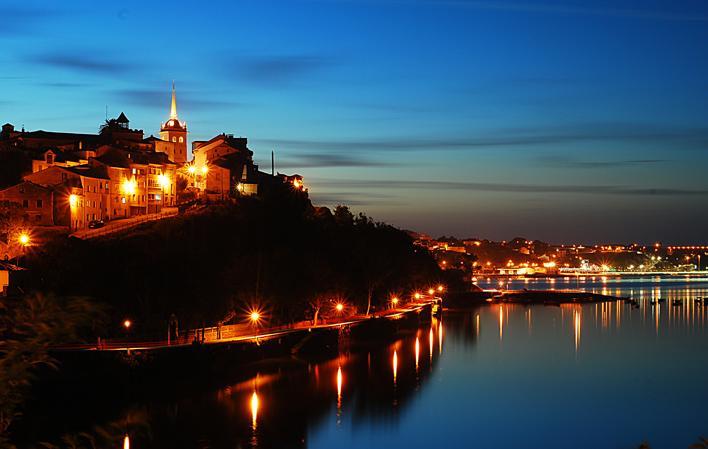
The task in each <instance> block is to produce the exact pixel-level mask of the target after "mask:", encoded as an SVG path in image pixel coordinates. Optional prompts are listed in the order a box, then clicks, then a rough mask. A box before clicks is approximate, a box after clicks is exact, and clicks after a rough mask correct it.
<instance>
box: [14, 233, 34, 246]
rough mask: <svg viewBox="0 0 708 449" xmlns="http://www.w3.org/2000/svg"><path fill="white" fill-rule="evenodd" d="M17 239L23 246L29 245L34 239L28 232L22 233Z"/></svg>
mask: <svg viewBox="0 0 708 449" xmlns="http://www.w3.org/2000/svg"><path fill="white" fill-rule="evenodd" d="M17 241H18V242H19V243H20V245H22V246H29V244H30V242H31V241H32V239H31V238H30V236H29V234H28V233H26V232H22V233H20V235H19V237H17Z"/></svg>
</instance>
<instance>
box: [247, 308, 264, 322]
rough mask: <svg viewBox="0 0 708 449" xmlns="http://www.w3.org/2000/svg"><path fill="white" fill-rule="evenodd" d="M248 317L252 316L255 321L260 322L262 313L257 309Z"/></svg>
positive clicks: (251, 318)
mask: <svg viewBox="0 0 708 449" xmlns="http://www.w3.org/2000/svg"><path fill="white" fill-rule="evenodd" d="M248 317H249V318H250V320H251V321H252V322H253V323H258V322H259V321H260V320H261V314H260V313H259V312H258V311H256V310H254V311H253V312H251V314H250V315H249V316H248Z"/></svg>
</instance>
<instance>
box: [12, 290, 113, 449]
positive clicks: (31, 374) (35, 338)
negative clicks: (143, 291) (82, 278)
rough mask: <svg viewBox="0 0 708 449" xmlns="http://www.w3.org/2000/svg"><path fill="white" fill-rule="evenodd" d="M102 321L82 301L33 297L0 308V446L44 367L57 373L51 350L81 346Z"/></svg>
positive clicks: (91, 305)
mask: <svg viewBox="0 0 708 449" xmlns="http://www.w3.org/2000/svg"><path fill="white" fill-rule="evenodd" d="M102 317H103V312H102V309H101V308H99V307H98V306H96V305H95V304H94V303H92V302H91V301H89V300H88V299H86V298H58V297H55V296H52V295H44V294H33V295H29V296H27V297H24V298H17V299H14V300H8V301H6V302H3V303H0V444H9V443H8V431H9V429H10V426H11V425H12V423H13V421H15V420H16V419H17V418H18V417H19V416H21V414H22V407H23V404H24V403H25V401H26V400H27V397H28V395H29V394H30V390H31V386H32V382H34V381H35V380H36V378H37V374H38V372H39V370H40V369H42V368H47V367H48V368H53V369H56V368H57V361H56V360H55V359H54V358H53V357H52V356H51V354H50V351H49V349H50V347H51V346H53V345H57V344H60V343H72V342H77V341H81V339H82V332H84V331H85V330H86V329H87V328H88V327H89V326H90V325H95V324H96V323H98V322H99V321H100V320H101V319H102Z"/></svg>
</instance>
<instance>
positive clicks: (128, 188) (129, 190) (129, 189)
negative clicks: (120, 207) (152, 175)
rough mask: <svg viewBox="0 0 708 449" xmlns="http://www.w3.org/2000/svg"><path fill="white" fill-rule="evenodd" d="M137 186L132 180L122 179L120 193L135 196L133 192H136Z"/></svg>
mask: <svg viewBox="0 0 708 449" xmlns="http://www.w3.org/2000/svg"><path fill="white" fill-rule="evenodd" d="M137 187H138V184H137V183H136V182H135V180H134V179H127V178H126V179H124V180H123V183H122V184H121V186H120V190H121V192H123V193H124V194H125V195H135V191H136V190H137Z"/></svg>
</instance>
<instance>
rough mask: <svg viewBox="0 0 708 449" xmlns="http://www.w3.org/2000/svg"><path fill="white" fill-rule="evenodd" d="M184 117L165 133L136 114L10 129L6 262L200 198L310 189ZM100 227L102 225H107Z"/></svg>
mask: <svg viewBox="0 0 708 449" xmlns="http://www.w3.org/2000/svg"><path fill="white" fill-rule="evenodd" d="M191 152H192V156H193V157H192V158H191V159H189V156H188V153H189V151H188V129H187V123H186V122H184V121H182V120H180V118H179V116H178V113H177V95H176V91H175V88H174V85H173V88H172V99H171V104H170V111H169V117H168V119H167V120H166V121H164V122H162V123H161V124H160V131H159V137H156V136H153V135H150V136H145V133H144V132H143V130H142V129H133V128H131V123H130V120H129V119H128V117H127V116H126V114H124V113H122V112H121V114H120V115H119V116H118V117H117V118H111V119H107V120H106V121H105V123H103V124H102V125H101V126H100V128H99V130H98V132H97V133H96V134H84V133H71V132H51V131H44V130H35V131H30V130H25V129H24V127H22V129H19V130H18V129H16V128H15V126H14V125H12V124H10V123H6V124H4V125H3V126H2V131H1V132H0V166H2V171H1V172H0V222H1V224H2V229H0V235H1V236H2V238H0V260H5V261H8V260H11V259H15V258H17V257H18V256H19V255H21V254H22V252H23V251H24V250H25V247H27V246H29V245H32V244H35V243H37V239H36V236H37V235H48V234H51V233H58V234H71V235H72V236H75V237H79V238H88V237H91V236H92V235H99V234H100V235H105V234H107V233H109V232H110V231H111V230H118V229H121V230H123V229H126V228H127V227H130V226H131V224H137V223H140V222H144V221H147V220H153V219H160V218H164V217H169V216H173V215H176V214H177V213H178V208H180V207H181V208H185V207H187V206H189V205H192V204H194V203H196V202H209V203H214V202H228V201H230V200H232V199H234V198H236V197H242V196H252V195H258V193H259V192H260V191H263V190H264V189H265V190H267V189H268V188H269V186H271V185H277V184H288V185H290V186H291V187H292V188H293V189H298V190H304V187H303V184H302V177H301V176H299V175H293V176H287V175H283V174H276V173H274V172H272V171H271V173H264V172H262V171H260V170H259V169H258V166H257V165H256V164H254V162H253V151H251V150H250V149H249V148H248V139H247V138H245V137H235V136H233V135H231V134H226V133H222V134H219V135H217V136H214V137H213V138H211V139H209V140H206V141H193V142H192V145H191ZM99 229H100V231H99Z"/></svg>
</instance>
